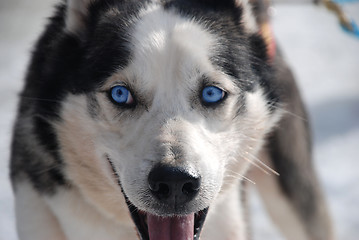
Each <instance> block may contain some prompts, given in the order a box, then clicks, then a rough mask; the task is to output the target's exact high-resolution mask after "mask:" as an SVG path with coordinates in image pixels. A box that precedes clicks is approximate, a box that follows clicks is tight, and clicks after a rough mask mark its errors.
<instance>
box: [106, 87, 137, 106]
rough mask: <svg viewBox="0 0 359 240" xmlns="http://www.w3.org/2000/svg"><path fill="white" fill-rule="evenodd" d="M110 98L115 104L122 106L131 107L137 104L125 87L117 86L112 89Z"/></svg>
mask: <svg viewBox="0 0 359 240" xmlns="http://www.w3.org/2000/svg"><path fill="white" fill-rule="evenodd" d="M110 98H111V100H112V101H113V102H114V103H116V104H118V105H121V106H127V107H130V106H133V105H134V103H135V101H134V99H133V96H132V94H131V91H130V90H128V89H127V88H126V87H125V86H115V87H113V88H111V91H110Z"/></svg>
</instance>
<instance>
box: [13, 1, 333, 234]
mask: <svg viewBox="0 0 359 240" xmlns="http://www.w3.org/2000/svg"><path fill="white" fill-rule="evenodd" d="M263 4H264V3H263V1H247V0H153V1H151V0H67V1H63V2H62V3H60V4H59V5H58V6H57V8H56V12H55V14H54V15H53V17H52V18H51V19H50V22H49V24H48V25H47V27H46V31H45V32H44V33H43V35H42V36H41V38H40V39H39V41H38V43H37V45H36V47H35V49H34V52H33V56H32V61H31V63H30V66H29V68H28V72H27V77H26V83H25V87H24V89H23V91H22V93H21V102H20V105H19V110H18V116H17V120H16V124H15V129H14V135H13V142H12V156H11V178H12V182H13V188H14V193H15V198H16V219H17V229H18V234H19V237H20V239H36V240H41V239H46V240H48V239H52V240H55V239H73V240H82V239H86V240H89V239H96V240H98V239H105V240H107V239H108V240H111V239H117V240H118V239H126V240H127V239H128V240H130V239H143V240H145V239H151V240H166V239H167V240H169V239H173V240H185V239H186V240H187V239H199V238H200V236H201V239H204V240H212V239H213V240H219V239H221V240H222V239H231V240H234V239H238V240H240V239H241V240H243V239H249V238H250V236H249V235H250V234H249V230H248V229H249V225H248V222H247V220H246V219H247V218H246V207H245V204H244V202H243V199H244V192H243V189H245V186H246V184H245V183H246V179H247V180H249V179H248V178H250V179H252V180H254V181H255V182H256V183H257V184H256V186H257V187H258V190H259V192H260V195H261V196H262V197H263V200H264V203H265V205H266V207H267V209H268V211H269V213H270V215H271V217H272V218H273V220H274V221H275V222H276V223H277V224H278V226H279V228H280V229H282V231H283V234H284V235H285V236H286V238H288V239H315V240H324V239H325V240H328V239H332V230H331V226H330V221H329V217H328V213H327V209H326V205H325V202H324V200H323V197H322V194H321V191H320V187H319V184H318V181H317V178H316V176H315V174H314V171H313V167H312V163H311V153H310V152H311V144H310V136H309V131H308V122H307V121H306V114H305V110H304V108H303V105H302V102H301V99H300V96H299V93H298V90H297V87H296V85H295V83H294V80H293V77H292V75H291V73H290V70H289V69H288V68H287V66H286V64H285V63H284V62H283V60H282V58H281V56H280V54H279V52H278V50H277V51H274V52H273V51H270V50H271V49H272V50H273V40H272V41H270V40H269V41H268V40H267V39H266V37H265V34H264V31H263V28H262V27H261V26H262V25H263V24H264V23H265V22H266V21H265V20H263V19H265V18H266V14H265V11H263V8H265V7H264V5H263ZM263 16H264V17H263ZM263 172H267V173H272V174H264V173H263ZM276 173H279V174H280V175H279V176H277V174H276ZM247 177H248V178H247Z"/></svg>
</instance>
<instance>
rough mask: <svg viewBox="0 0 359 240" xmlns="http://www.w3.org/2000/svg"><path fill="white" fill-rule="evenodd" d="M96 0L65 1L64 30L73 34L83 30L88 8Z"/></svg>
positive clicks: (78, 33) (79, 33)
mask: <svg viewBox="0 0 359 240" xmlns="http://www.w3.org/2000/svg"><path fill="white" fill-rule="evenodd" d="M95 1H96V0H67V1H66V16H65V26H66V30H67V31H68V32H69V33H71V34H75V35H81V33H82V32H83V31H85V27H86V20H87V16H88V8H89V6H90V4H91V3H93V2H95Z"/></svg>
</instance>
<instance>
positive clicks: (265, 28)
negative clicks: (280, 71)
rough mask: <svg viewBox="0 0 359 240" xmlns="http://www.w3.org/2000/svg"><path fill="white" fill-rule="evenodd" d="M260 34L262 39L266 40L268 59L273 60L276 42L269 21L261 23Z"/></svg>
mask: <svg viewBox="0 0 359 240" xmlns="http://www.w3.org/2000/svg"><path fill="white" fill-rule="evenodd" d="M260 34H261V35H262V36H263V39H264V41H265V42H266V45H267V54H268V56H269V61H270V62H273V60H274V57H275V53H276V43H275V39H274V34H273V29H272V26H271V25H270V23H269V22H265V23H263V24H262V25H261V30H260Z"/></svg>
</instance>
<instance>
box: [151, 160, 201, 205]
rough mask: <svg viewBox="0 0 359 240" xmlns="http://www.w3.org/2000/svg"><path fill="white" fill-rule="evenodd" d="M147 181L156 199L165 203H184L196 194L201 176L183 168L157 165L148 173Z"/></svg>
mask: <svg viewBox="0 0 359 240" xmlns="http://www.w3.org/2000/svg"><path fill="white" fill-rule="evenodd" d="M148 183H149V188H150V190H151V192H152V194H153V195H154V196H155V197H156V198H157V199H158V200H160V201H162V202H165V203H167V204H184V203H187V202H189V201H190V200H192V199H193V198H194V197H195V196H196V195H197V194H198V192H199V189H200V186H201V177H200V176H199V174H198V173H196V172H194V171H191V170H187V169H184V168H178V167H173V166H167V165H157V166H155V167H154V168H153V169H152V171H151V172H150V174H149V175H148Z"/></svg>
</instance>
